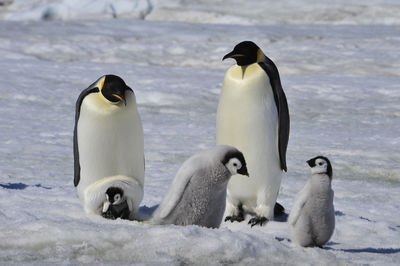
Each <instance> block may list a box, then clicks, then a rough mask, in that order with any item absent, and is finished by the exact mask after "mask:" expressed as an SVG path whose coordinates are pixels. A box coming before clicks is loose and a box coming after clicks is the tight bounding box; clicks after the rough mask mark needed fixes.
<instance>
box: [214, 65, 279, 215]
mask: <svg viewBox="0 0 400 266" xmlns="http://www.w3.org/2000/svg"><path fill="white" fill-rule="evenodd" d="M243 70H244V68H243V67H240V66H238V65H234V66H232V67H231V68H230V69H229V70H228V71H227V73H226V75H225V79H224V83H223V88H222V92H221V96H220V102H219V105H218V113H217V144H226V145H232V146H234V147H236V148H237V149H239V150H240V151H241V152H242V153H243V155H244V157H245V159H246V162H247V168H248V172H249V178H248V177H245V176H241V175H235V176H232V178H231V179H230V181H229V185H228V200H229V198H233V199H235V200H237V201H239V202H241V203H243V205H244V207H245V208H247V209H249V210H250V211H256V212H257V210H256V208H258V209H260V208H261V209H264V210H259V212H261V213H262V215H264V216H265V217H267V218H272V217H273V208H274V205H275V201H276V198H277V195H278V192H279V187H280V183H281V176H282V173H281V168H280V161H279V154H278V148H277V147H278V144H277V138H278V137H277V133H278V112H277V108H276V104H275V100H274V94H273V91H272V88H271V85H270V82H269V78H268V75H267V74H266V73H265V71H264V70H263V69H262V68H261V67H260V66H259V65H258V64H257V63H255V64H252V65H250V66H248V67H247V68H246V69H245V71H244V74H243ZM257 214H260V213H257Z"/></svg>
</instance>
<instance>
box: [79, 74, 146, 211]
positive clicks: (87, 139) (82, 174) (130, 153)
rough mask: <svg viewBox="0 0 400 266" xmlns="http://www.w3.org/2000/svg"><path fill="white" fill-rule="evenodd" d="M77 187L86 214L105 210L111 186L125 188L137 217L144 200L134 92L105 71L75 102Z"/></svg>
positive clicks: (141, 142)
mask: <svg viewBox="0 0 400 266" xmlns="http://www.w3.org/2000/svg"><path fill="white" fill-rule="evenodd" d="M74 166H75V167H74V185H75V186H76V187H77V190H78V195H79V198H80V200H81V202H82V204H83V206H84V209H85V211H86V212H87V213H96V214H101V211H102V207H103V204H104V201H105V194H106V191H107V189H108V188H110V187H119V188H120V189H121V190H123V193H124V196H125V198H126V201H127V203H128V205H129V211H130V214H129V218H130V219H133V216H134V214H135V212H136V211H137V209H138V207H139V204H140V202H141V200H142V198H143V184H144V139H143V128H142V123H141V120H140V116H139V113H138V110H137V106H136V98H135V94H134V92H133V90H132V89H131V88H129V87H128V86H127V85H126V84H125V82H124V81H123V80H122V79H121V78H120V77H118V76H115V75H105V76H102V77H100V78H99V79H98V80H97V81H95V82H94V83H93V84H91V85H90V86H89V87H88V88H87V89H85V90H83V91H82V93H81V94H80V95H79V97H78V99H77V101H76V109H75V128H74Z"/></svg>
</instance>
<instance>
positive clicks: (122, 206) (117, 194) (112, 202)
mask: <svg viewBox="0 0 400 266" xmlns="http://www.w3.org/2000/svg"><path fill="white" fill-rule="evenodd" d="M129 214H130V211H129V205H128V203H127V201H126V198H125V195H124V191H123V190H122V189H121V188H119V187H109V188H108V189H107V191H106V201H105V202H104V205H103V211H102V214H101V215H102V216H103V217H104V218H107V219H112V220H115V219H117V218H121V219H129Z"/></svg>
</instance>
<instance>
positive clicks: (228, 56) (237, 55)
mask: <svg viewBox="0 0 400 266" xmlns="http://www.w3.org/2000/svg"><path fill="white" fill-rule="evenodd" d="M242 56H245V55H244V54H239V53H237V52H235V50H233V51H232V52H230V53H229V54H226V55H225V56H224V57H223V58H222V61H224V60H225V59H227V58H233V59H236V58H238V57H242Z"/></svg>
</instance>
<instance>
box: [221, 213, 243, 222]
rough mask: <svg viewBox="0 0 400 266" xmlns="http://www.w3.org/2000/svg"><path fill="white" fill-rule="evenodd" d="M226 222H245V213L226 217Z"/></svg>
mask: <svg viewBox="0 0 400 266" xmlns="http://www.w3.org/2000/svg"><path fill="white" fill-rule="evenodd" d="M226 221H231V223H233V222H239V223H240V222H243V221H244V215H243V213H239V214H238V215H232V216H226V217H225V222H226Z"/></svg>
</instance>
